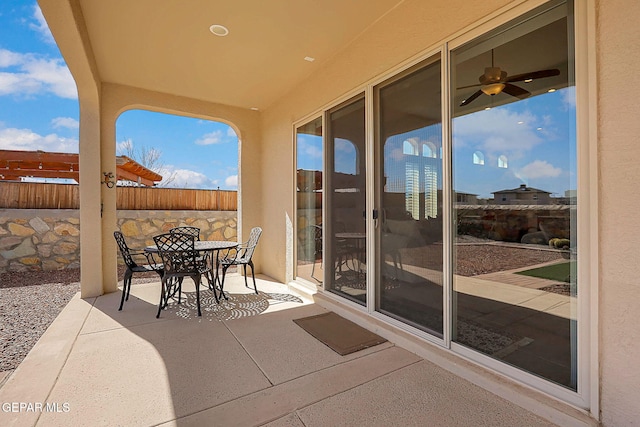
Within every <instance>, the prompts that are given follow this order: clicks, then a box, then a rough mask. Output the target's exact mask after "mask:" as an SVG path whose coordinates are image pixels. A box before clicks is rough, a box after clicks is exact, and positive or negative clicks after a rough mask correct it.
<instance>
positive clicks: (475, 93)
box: [460, 90, 482, 107]
mask: <svg viewBox="0 0 640 427" xmlns="http://www.w3.org/2000/svg"><path fill="white" fill-rule="evenodd" d="M480 95H482V91H481V90H478V91H476V92H474V93H473V94H472V95H471V96H469V97H468V98H466V99H465V100H464V101H462V102H461V103H460V106H461V107H464V106H465V105H468V104H469V103H470V102H471V101H473V100H474V99H476V98H477V97H479V96H480Z"/></svg>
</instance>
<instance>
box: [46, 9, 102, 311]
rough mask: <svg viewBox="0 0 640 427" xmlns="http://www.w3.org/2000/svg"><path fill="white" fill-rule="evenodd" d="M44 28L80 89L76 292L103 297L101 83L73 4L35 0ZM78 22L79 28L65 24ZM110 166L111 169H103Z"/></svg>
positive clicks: (79, 17)
mask: <svg viewBox="0 0 640 427" xmlns="http://www.w3.org/2000/svg"><path fill="white" fill-rule="evenodd" d="M38 4H39V5H40V8H41V9H42V12H43V14H44V16H46V18H47V24H48V25H49V28H51V31H52V32H53V33H54V34H56V41H57V43H58V46H59V47H60V53H62V56H63V57H64V60H65V62H66V63H67V66H68V67H69V70H70V71H71V74H72V75H73V78H74V80H75V82H76V86H77V88H78V103H79V106H80V141H79V154H80V156H79V160H80V171H79V173H80V292H81V296H82V298H88V297H93V296H97V295H102V294H103V293H104V291H103V281H104V277H103V267H102V265H103V256H104V253H105V248H104V247H103V240H104V239H103V233H102V229H103V225H102V217H101V216H100V208H101V201H102V187H103V186H102V184H101V175H102V172H101V171H102V169H103V167H104V166H105V165H102V164H101V162H102V158H103V155H102V150H101V136H100V135H101V106H100V98H101V81H100V77H99V75H98V72H97V67H96V64H95V59H94V55H93V52H92V50H91V44H90V43H89V36H88V34H87V29H86V27H85V26H84V21H83V19H82V8H81V7H80V5H79V3H78V2H76V1H59V0H39V1H38ZM69 22H76V23H77V25H69V24H68V23H69ZM106 166H109V165H106ZM107 259H108V258H107Z"/></svg>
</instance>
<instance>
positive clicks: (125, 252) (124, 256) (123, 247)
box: [113, 231, 138, 269]
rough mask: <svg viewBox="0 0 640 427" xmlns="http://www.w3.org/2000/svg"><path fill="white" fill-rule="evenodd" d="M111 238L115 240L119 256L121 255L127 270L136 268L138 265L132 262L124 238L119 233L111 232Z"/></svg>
mask: <svg viewBox="0 0 640 427" xmlns="http://www.w3.org/2000/svg"><path fill="white" fill-rule="evenodd" d="M113 237H115V239H116V243H117V244H118V249H120V254H122V259H123V260H124V263H125V265H126V266H127V268H129V269H133V268H134V267H137V266H138V264H136V262H135V261H134V260H133V257H132V256H131V252H129V246H127V242H126V241H125V240H124V236H123V235H122V233H121V232H119V231H114V232H113Z"/></svg>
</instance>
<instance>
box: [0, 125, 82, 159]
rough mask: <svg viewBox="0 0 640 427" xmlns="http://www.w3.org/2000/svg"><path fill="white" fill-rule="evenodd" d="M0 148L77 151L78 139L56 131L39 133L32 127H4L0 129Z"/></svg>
mask: <svg viewBox="0 0 640 427" xmlns="http://www.w3.org/2000/svg"><path fill="white" fill-rule="evenodd" d="M0 149H1V150H24V151H35V150H42V151H49V152H54V153H77V152H78V140H77V139H73V138H64V137H61V136H58V135H56V134H55V133H52V134H49V135H39V134H37V133H35V132H33V131H32V130H30V129H16V128H4V129H0Z"/></svg>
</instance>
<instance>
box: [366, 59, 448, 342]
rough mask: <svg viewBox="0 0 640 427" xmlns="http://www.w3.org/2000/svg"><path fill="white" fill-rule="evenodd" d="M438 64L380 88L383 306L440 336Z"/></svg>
mask: <svg viewBox="0 0 640 427" xmlns="http://www.w3.org/2000/svg"><path fill="white" fill-rule="evenodd" d="M440 66H441V65H440V61H439V60H431V61H429V63H428V64H427V65H425V64H424V63H423V64H419V65H418V66H416V67H413V68H412V69H411V70H409V71H407V72H405V73H403V74H402V75H400V76H399V77H396V78H394V79H392V80H391V81H389V82H385V83H383V84H381V85H380V86H378V87H376V89H375V96H376V105H377V120H376V122H377V123H378V128H377V135H376V150H377V159H378V165H377V168H378V169H377V171H378V174H377V195H378V197H377V198H378V203H379V223H378V227H377V228H376V230H377V242H378V245H377V248H378V250H377V272H378V280H377V287H376V295H377V307H376V308H377V309H378V311H380V312H382V313H385V314H387V315H389V316H392V317H395V318H397V319H399V320H401V321H403V322H405V323H408V324H411V325H413V326H415V327H417V328H420V329H423V330H427V331H429V332H431V333H433V334H435V335H437V336H440V337H442V331H443V310H442V307H443V287H442V286H443V269H442V267H443V261H442V259H443V249H442V247H443V246H442V119H441V95H440V84H441V76H440V74H441V72H440Z"/></svg>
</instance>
